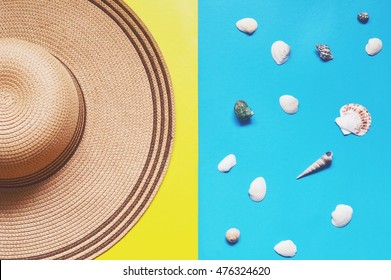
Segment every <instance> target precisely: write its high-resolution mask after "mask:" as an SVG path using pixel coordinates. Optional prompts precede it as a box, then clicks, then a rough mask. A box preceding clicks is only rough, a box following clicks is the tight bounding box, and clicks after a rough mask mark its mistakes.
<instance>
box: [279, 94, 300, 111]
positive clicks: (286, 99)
mask: <svg viewBox="0 0 391 280" xmlns="http://www.w3.org/2000/svg"><path fill="white" fill-rule="evenodd" d="M280 105H281V108H282V110H284V112H285V113H287V114H294V113H296V112H297V110H299V100H297V98H295V97H293V96H292V95H283V96H281V97H280Z"/></svg>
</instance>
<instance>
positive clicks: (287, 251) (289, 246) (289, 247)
mask: <svg viewBox="0 0 391 280" xmlns="http://www.w3.org/2000/svg"><path fill="white" fill-rule="evenodd" d="M274 251H276V253H277V254H279V255H281V256H283V257H286V258H292V257H294V256H295V255H296V253H297V247H296V245H295V243H293V241H292V240H283V241H281V242H280V243H278V244H277V245H276V246H274Z"/></svg>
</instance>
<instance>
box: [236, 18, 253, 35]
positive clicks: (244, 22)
mask: <svg viewBox="0 0 391 280" xmlns="http://www.w3.org/2000/svg"><path fill="white" fill-rule="evenodd" d="M236 27H237V28H238V29H239V30H240V31H242V32H244V33H247V34H249V35H250V34H253V33H254V32H255V30H257V28H258V23H257V21H256V20H255V19H253V18H242V19H240V20H238V21H237V22H236Z"/></svg>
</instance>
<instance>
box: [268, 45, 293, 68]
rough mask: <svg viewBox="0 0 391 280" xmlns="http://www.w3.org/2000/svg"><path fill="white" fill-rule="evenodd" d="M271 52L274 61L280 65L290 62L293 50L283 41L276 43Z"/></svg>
mask: <svg viewBox="0 0 391 280" xmlns="http://www.w3.org/2000/svg"><path fill="white" fill-rule="evenodd" d="M271 52H272V57H273V59H274V61H275V62H276V63H277V64H279V65H280V64H284V63H285V62H286V61H287V60H288V58H289V54H290V53H291V48H290V46H289V45H288V44H287V43H285V42H283V41H276V42H274V43H273V45H272V48H271Z"/></svg>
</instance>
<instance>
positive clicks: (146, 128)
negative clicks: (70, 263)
mask: <svg viewBox="0 0 391 280" xmlns="http://www.w3.org/2000/svg"><path fill="white" fill-rule="evenodd" d="M0 22H1V25H0V186H1V187H0V259H92V258H94V257H96V256H98V255H99V254H101V253H102V252H104V251H105V250H107V249H108V248H110V247H111V246H112V245H113V244H114V243H116V242H117V241H118V240H119V239H120V238H121V237H123V236H124V235H125V234H126V233H127V232H128V231H129V230H130V229H131V228H132V226H133V225H134V224H135V223H136V222H137V220H138V219H139V218H140V217H141V216H142V214H143V213H144V212H145V210H146V209H147V207H148V205H149V204H150V203H151V201H152V199H153V197H154V195H155V194H156V192H157V190H158V188H159V185H160V183H161V181H162V179H163V176H164V174H165V172H166V169H167V166H168V163H169V159H170V156H171V151H172V146H173V136H174V125H175V121H174V119H175V118H174V105H173V92H172V85H171V80H170V78H169V74H168V71H167V68H166V66H165V63H164V61H163V59H162V56H161V53H160V51H159V49H158V48H157V45H156V43H155V42H154V40H153V38H152V37H151V35H150V34H149V32H148V31H147V30H146V28H145V26H144V25H143V24H142V22H141V21H140V19H139V18H138V17H137V16H136V15H135V14H134V13H133V11H132V10H131V9H130V8H129V7H127V6H126V4H124V3H123V2H122V1H118V0H103V1H93V0H67V1H62V0H35V1H30V0H0ZM5 38H6V39H5ZM129 250H131V248H129Z"/></svg>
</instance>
